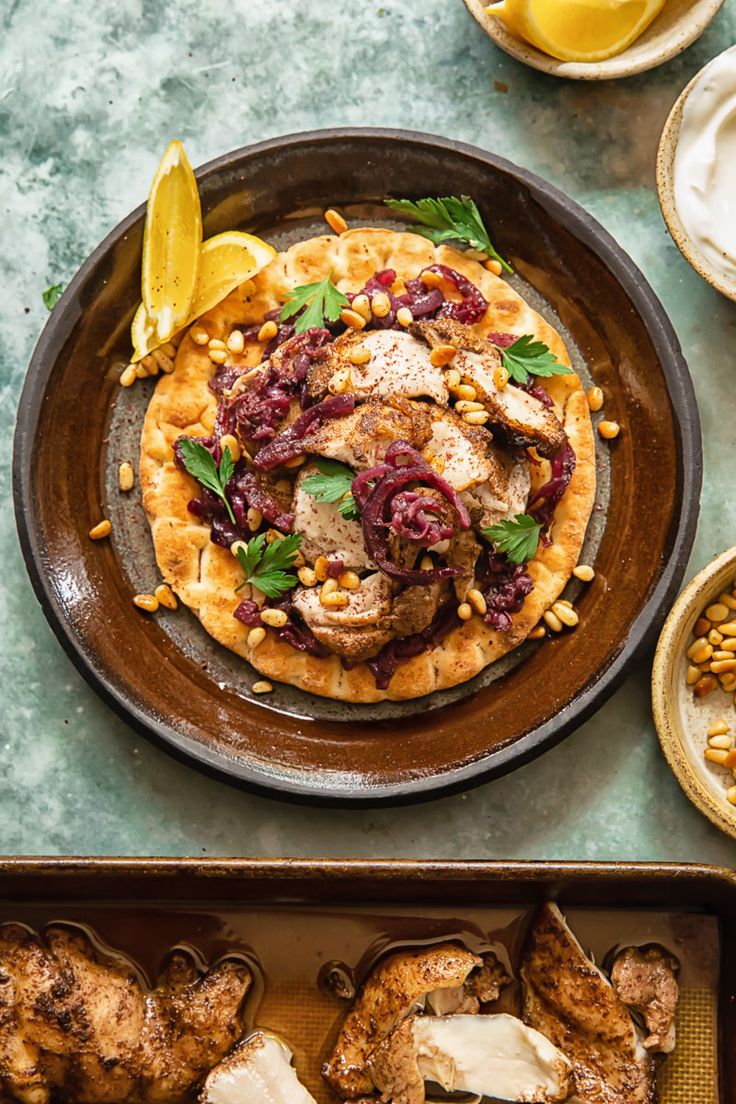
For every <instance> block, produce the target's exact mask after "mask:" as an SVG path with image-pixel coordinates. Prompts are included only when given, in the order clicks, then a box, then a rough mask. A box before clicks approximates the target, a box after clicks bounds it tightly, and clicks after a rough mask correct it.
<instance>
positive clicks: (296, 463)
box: [284, 456, 307, 468]
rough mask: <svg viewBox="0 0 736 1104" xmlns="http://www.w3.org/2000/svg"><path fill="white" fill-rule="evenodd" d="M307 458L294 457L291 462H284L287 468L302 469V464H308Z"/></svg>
mask: <svg viewBox="0 0 736 1104" xmlns="http://www.w3.org/2000/svg"><path fill="white" fill-rule="evenodd" d="M306 462H307V458H306V456H292V458H291V460H284V467H285V468H300V467H301V466H302V464H306Z"/></svg>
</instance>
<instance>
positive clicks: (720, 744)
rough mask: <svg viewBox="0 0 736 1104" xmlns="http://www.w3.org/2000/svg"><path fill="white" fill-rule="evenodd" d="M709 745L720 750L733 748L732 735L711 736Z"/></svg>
mask: <svg viewBox="0 0 736 1104" xmlns="http://www.w3.org/2000/svg"><path fill="white" fill-rule="evenodd" d="M708 747H712V748H718V749H719V750H720V751H730V750H731V737H730V736H710V737H709V738H708Z"/></svg>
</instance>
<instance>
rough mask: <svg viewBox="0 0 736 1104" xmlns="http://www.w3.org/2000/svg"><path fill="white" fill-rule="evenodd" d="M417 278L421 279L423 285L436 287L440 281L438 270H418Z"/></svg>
mask: <svg viewBox="0 0 736 1104" xmlns="http://www.w3.org/2000/svg"><path fill="white" fill-rule="evenodd" d="M419 279H420V280H421V281H422V283H423V284H424V286H425V287H428V288H436V287H439V286H440V284H441V283H442V277H441V276H440V274H439V272H429V271H425V272H420V273H419Z"/></svg>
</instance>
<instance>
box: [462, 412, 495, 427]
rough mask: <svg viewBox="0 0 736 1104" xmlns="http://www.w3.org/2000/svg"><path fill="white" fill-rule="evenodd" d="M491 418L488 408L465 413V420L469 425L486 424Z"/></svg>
mask: <svg viewBox="0 0 736 1104" xmlns="http://www.w3.org/2000/svg"><path fill="white" fill-rule="evenodd" d="M489 418H490V414H489V413H488V411H487V410H471V411H470V413H469V414H463V421H464V422H467V423H468V425H479V426H480V425H485V424H486V422H487V421H488V419H489Z"/></svg>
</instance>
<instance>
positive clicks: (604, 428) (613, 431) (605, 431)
mask: <svg viewBox="0 0 736 1104" xmlns="http://www.w3.org/2000/svg"><path fill="white" fill-rule="evenodd" d="M620 432H621V426H620V425H619V424H618V422H599V423H598V433H599V434H600V436H601V437H602V438H603V440H604V441H612V440H613V439H614V437H618V435H619V433H620Z"/></svg>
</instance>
